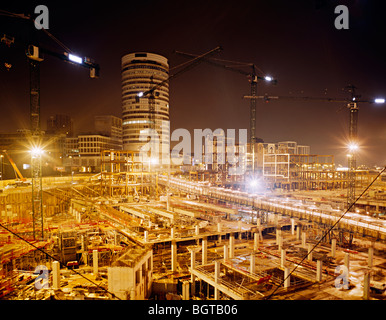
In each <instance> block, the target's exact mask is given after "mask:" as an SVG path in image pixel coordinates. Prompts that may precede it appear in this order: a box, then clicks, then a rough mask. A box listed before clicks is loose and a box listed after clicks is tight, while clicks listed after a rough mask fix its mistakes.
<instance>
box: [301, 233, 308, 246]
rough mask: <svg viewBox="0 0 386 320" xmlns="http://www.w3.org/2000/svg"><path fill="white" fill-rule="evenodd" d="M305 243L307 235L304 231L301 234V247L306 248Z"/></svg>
mask: <svg viewBox="0 0 386 320" xmlns="http://www.w3.org/2000/svg"><path fill="white" fill-rule="evenodd" d="M306 242H307V233H305V232H304V231H303V232H302V247H303V248H306Z"/></svg>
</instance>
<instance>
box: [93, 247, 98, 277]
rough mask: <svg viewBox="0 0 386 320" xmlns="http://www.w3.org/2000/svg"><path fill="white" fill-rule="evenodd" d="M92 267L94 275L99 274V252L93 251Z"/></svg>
mask: <svg viewBox="0 0 386 320" xmlns="http://www.w3.org/2000/svg"><path fill="white" fill-rule="evenodd" d="M92 266H93V273H94V275H97V274H98V250H93V251H92Z"/></svg>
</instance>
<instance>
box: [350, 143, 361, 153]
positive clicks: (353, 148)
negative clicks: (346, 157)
mask: <svg viewBox="0 0 386 320" xmlns="http://www.w3.org/2000/svg"><path fill="white" fill-rule="evenodd" d="M348 150H349V151H350V152H354V151H358V150H359V146H358V145H357V144H356V143H353V142H352V143H350V144H349V145H348Z"/></svg>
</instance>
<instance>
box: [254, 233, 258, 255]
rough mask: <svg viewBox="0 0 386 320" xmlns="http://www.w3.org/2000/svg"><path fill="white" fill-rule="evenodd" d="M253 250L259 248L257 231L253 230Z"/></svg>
mask: <svg viewBox="0 0 386 320" xmlns="http://www.w3.org/2000/svg"><path fill="white" fill-rule="evenodd" d="M253 240H254V242H253V250H255V251H257V249H258V248H259V233H257V232H255V233H254V234H253Z"/></svg>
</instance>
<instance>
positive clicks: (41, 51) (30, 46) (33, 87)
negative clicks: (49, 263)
mask: <svg viewBox="0 0 386 320" xmlns="http://www.w3.org/2000/svg"><path fill="white" fill-rule="evenodd" d="M1 13H2V15H6V16H9V17H13V18H21V19H24V20H29V23H30V27H31V30H32V31H34V30H35V29H34V23H35V21H34V19H33V18H32V17H31V16H26V15H24V14H15V13H11V12H6V11H4V10H2V12H1ZM42 31H43V32H45V33H46V34H47V35H48V36H49V37H50V38H51V39H53V40H54V41H55V42H56V43H58V44H59V45H60V46H61V47H62V48H64V49H65V51H64V52H55V51H51V50H49V49H47V48H45V47H43V46H41V45H39V44H38V43H37V42H32V41H31V42H30V43H24V42H22V41H17V40H15V38H14V37H12V36H9V35H6V34H4V35H3V36H2V38H1V43H2V44H4V45H6V46H8V47H11V46H14V47H17V48H20V49H23V50H25V53H26V56H27V58H28V63H29V72H30V129H31V136H30V143H31V146H32V148H31V176H32V177H31V180H32V220H33V235H34V239H35V240H36V239H37V238H42V239H43V238H44V228H43V197H42V195H43V188H42V164H41V162H42V159H41V156H42V149H41V142H42V141H41V140H42V133H41V128H40V63H41V62H42V61H44V55H45V54H47V55H50V56H53V57H56V58H59V59H61V60H62V61H65V62H69V63H73V64H77V65H80V66H82V67H85V68H87V69H89V70H90V77H91V78H98V77H99V65H98V64H96V63H95V62H94V61H93V60H92V59H90V58H87V57H85V58H82V57H79V56H77V55H74V54H73V52H72V51H71V50H70V49H68V48H67V47H65V46H64V45H63V44H62V43H61V42H60V41H59V40H57V39H56V38H55V37H54V36H53V35H52V34H51V33H49V32H48V31H47V30H45V29H44V28H42Z"/></svg>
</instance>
